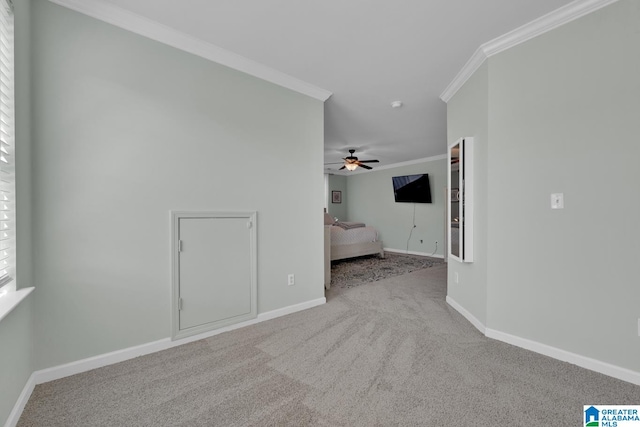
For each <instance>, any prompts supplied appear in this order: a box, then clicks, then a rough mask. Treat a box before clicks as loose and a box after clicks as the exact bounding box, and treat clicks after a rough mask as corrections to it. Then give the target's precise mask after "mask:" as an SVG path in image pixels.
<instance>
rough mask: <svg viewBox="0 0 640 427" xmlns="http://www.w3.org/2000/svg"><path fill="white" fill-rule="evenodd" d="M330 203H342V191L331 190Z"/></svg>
mask: <svg viewBox="0 0 640 427" xmlns="http://www.w3.org/2000/svg"><path fill="white" fill-rule="evenodd" d="M331 203H342V191H332V192H331Z"/></svg>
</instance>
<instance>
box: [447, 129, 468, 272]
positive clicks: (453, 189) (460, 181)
mask: <svg viewBox="0 0 640 427" xmlns="http://www.w3.org/2000/svg"><path fill="white" fill-rule="evenodd" d="M447 151H448V154H447V157H448V159H447V160H448V174H447V188H448V191H447V196H448V197H447V198H448V200H447V203H448V212H449V213H448V218H447V233H448V234H447V237H448V243H449V254H448V255H449V257H451V258H453V259H454V260H456V261H460V262H472V261H473V138H461V139H459V140H457V141H456V142H454V143H452V144H449V147H448V150H447Z"/></svg>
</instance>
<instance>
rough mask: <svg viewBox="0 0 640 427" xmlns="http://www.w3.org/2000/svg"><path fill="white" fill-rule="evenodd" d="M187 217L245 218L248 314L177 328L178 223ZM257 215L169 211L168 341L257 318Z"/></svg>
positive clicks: (178, 325)
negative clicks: (169, 312) (247, 239)
mask: <svg viewBox="0 0 640 427" xmlns="http://www.w3.org/2000/svg"><path fill="white" fill-rule="evenodd" d="M189 218H205V219H216V218H239V219H243V218H244V219H246V220H247V224H250V226H248V228H249V242H250V243H249V256H250V261H251V263H250V268H251V272H250V277H251V284H250V292H251V311H250V312H249V314H246V315H243V316H237V317H234V318H231V319H224V320H220V321H217V322H211V323H207V324H204V325H201V326H197V327H192V328H189V329H185V330H181V329H180V306H179V304H180V220H181V219H189ZM257 229H258V225H257V212H256V211H234V212H227V211H171V288H172V290H171V340H177V339H181V338H185V337H188V336H191V335H196V334H200V333H204V332H208V331H211V330H214V329H218V328H221V327H224V326H229V325H232V324H235V323H239V322H243V321H246V320H250V319H255V318H256V317H257V316H258V262H257V254H258V251H257V246H256V236H257V234H258V233H257Z"/></svg>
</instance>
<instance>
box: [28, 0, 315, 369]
mask: <svg viewBox="0 0 640 427" xmlns="http://www.w3.org/2000/svg"><path fill="white" fill-rule="evenodd" d="M32 39H33V64H32V65H33V87H32V96H33V99H34V100H36V102H34V106H33V120H32V128H33V144H34V145H33V161H34V168H33V170H34V175H33V186H34V200H33V204H34V213H33V227H34V247H36V248H37V251H35V253H34V260H35V271H34V275H35V280H36V292H35V307H34V309H35V312H36V313H37V316H36V318H35V328H36V342H37V356H36V358H37V360H36V369H40V368H45V367H49V366H53V365H58V364H61V363H65V362H70V361H74V360H78V359H82V358H85V357H89V356H94V355H97V354H103V353H106V352H110V351H113V350H117V349H121V348H126V347H130V346H133V345H138V344H143V343H147V342H151V341H154V340H158V339H161V338H165V337H168V336H169V335H170V307H169V302H170V295H171V274H170V272H171V270H170V266H171V256H170V253H171V252H170V246H169V245H170V210H256V211H257V212H258V227H259V228H258V311H259V312H260V313H263V312H267V311H270V310H274V309H278V308H282V307H286V306H290V305H293V304H298V303H302V302H305V301H310V300H314V299H318V298H322V297H323V296H324V292H323V291H324V290H323V279H322V278H323V265H322V257H323V255H322V251H323V249H322V248H323V243H322V241H323V235H322V228H321V227H318V226H317V224H320V222H321V216H322V208H323V205H324V203H323V187H324V183H323V173H322V157H323V152H322V151H323V104H322V102H320V101H317V100H314V99H311V98H308V97H306V96H303V95H300V94H297V93H294V92H292V91H289V90H286V89H283V88H281V87H278V86H275V85H272V84H269V83H266V82H264V81H261V80H259V79H256V78H253V77H250V76H247V75H245V74H242V73H239V72H236V71H233V70H230V69H228V68H225V67H223V66H219V65H217V64H214V63H211V62H209V61H206V60H203V59H201V58H199V57H196V56H193V55H189V54H186V53H184V52H181V51H178V50H176V49H173V48H170V47H167V46H165V45H162V44H159V43H156V42H154V41H151V40H148V39H145V38H142V37H139V36H137V35H134V34H131V33H129V32H127V31H123V30H121V29H118V28H115V27H112V26H110V25H107V24H105V23H102V22H99V21H96V20H94V19H91V18H89V17H86V16H83V15H80V14H77V13H74V12H71V11H69V10H67V9H64V8H61V7H59V6H56V5H53V4H51V3H49V2H48V1H45V0H34V2H33V22H32ZM291 156H294V157H296V158H305V159H307V160H308V162H305V163H304V164H299V165H296V164H291V162H290V161H289V159H290V158H291ZM309 164H311V165H314V164H316V165H318V166H317V167H316V168H314V167H311V168H309ZM290 230H296V231H297V232H296V233H291V232H290ZM298 231H299V232H298ZM289 273H295V274H296V285H295V286H291V287H289V286H287V274H289Z"/></svg>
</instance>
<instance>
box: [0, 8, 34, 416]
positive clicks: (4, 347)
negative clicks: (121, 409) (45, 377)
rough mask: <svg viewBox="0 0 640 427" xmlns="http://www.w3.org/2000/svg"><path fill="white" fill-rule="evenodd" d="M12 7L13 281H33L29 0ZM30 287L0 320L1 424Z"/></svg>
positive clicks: (25, 367) (22, 346) (23, 341)
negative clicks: (14, 152)
mask: <svg viewBox="0 0 640 427" xmlns="http://www.w3.org/2000/svg"><path fill="white" fill-rule="evenodd" d="M13 3H14V11H15V27H16V30H15V40H14V44H15V97H16V103H15V110H16V171H17V172H16V173H17V175H16V187H17V190H18V191H17V192H18V193H19V197H18V198H17V200H16V210H17V227H18V230H17V231H18V235H19V236H20V239H19V240H18V242H17V262H18V265H17V274H16V277H17V285H18V288H26V287H30V286H32V285H33V281H32V275H31V271H32V270H31V261H32V260H31V217H30V205H31V179H30V173H31V164H30V144H31V139H30V127H29V124H30V121H29V112H30V95H29V77H30V75H29V69H30V68H29V60H30V53H29V13H30V1H29V0H17V1H15V0H14V2H13ZM33 298H34V294H33V293H32V294H31V295H30V296H28V297H27V299H25V300H24V301H22V303H21V304H20V305H19V306H18V307H16V308H15V309H14V310H13V311H12V312H11V313H9V315H8V316H7V317H5V318H4V319H2V321H1V322H0V343H2V344H0V425H4V424H5V422H6V420H7V418H8V417H9V414H10V413H11V410H12V409H13V406H14V404H15V402H16V401H17V399H18V396H20V393H21V392H22V390H23V388H24V386H25V384H26V383H27V380H28V379H29V376H30V375H31V373H32V372H33V358H32V355H33V323H32V315H33V313H32V311H33V309H32V307H33Z"/></svg>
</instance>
